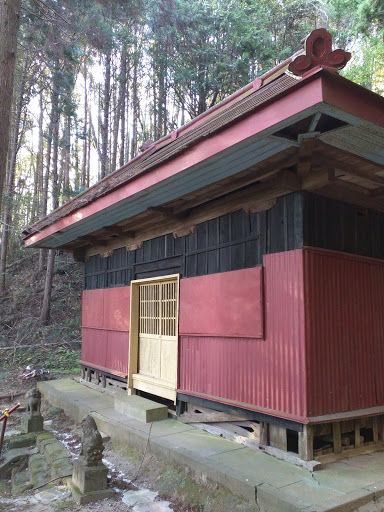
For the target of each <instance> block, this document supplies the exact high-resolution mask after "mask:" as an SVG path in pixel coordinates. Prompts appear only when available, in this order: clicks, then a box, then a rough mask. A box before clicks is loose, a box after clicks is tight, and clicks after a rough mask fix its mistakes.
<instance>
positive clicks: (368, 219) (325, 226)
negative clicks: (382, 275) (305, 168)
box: [303, 193, 384, 259]
mask: <svg viewBox="0 0 384 512" xmlns="http://www.w3.org/2000/svg"><path fill="white" fill-rule="evenodd" d="M303 227H304V234H303V239H304V245H305V246H311V247H319V248H322V249H330V250H333V251H341V252H346V253H350V254H359V255H361V256H370V257H371V258H378V259H384V213H381V212H377V211H375V210H370V209H368V208H361V207H359V206H354V205H351V204H347V203H343V202H341V201H334V200H332V199H327V198H326V197H322V196H318V195H316V194H309V193H306V194H304V208H303Z"/></svg>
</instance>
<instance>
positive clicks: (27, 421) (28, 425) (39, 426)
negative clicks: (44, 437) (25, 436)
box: [21, 415, 44, 433]
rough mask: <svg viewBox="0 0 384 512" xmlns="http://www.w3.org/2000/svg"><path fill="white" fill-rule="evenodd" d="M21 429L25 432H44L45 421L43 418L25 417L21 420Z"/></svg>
mask: <svg viewBox="0 0 384 512" xmlns="http://www.w3.org/2000/svg"><path fill="white" fill-rule="evenodd" d="M21 428H22V430H23V431H24V432H26V433H29V432H41V431H42V430H44V419H43V417H42V416H40V415H39V416H32V417H30V418H28V417H27V416H24V418H22V420H21Z"/></svg>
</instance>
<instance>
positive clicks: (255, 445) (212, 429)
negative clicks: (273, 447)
mask: <svg viewBox="0 0 384 512" xmlns="http://www.w3.org/2000/svg"><path fill="white" fill-rule="evenodd" d="M193 426H194V427H196V428H198V429H199V430H204V431H205V432H209V433H210V434H214V435H216V436H219V437H222V438H224V439H228V440H229V441H234V442H235V443H239V444H242V445H244V446H247V448H250V449H251V450H259V449H260V443H259V442H257V441H256V440H253V439H248V438H247V437H244V436H240V435H239V434H235V433H234V432H231V431H230V430H228V429H226V428H222V427H221V426H220V425H217V424H215V423H209V424H208V423H194V424H193Z"/></svg>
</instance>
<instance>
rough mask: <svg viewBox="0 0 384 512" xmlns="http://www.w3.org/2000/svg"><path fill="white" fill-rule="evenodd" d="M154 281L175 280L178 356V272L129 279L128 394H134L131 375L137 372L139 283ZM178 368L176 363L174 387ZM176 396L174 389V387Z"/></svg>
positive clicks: (177, 378)
mask: <svg viewBox="0 0 384 512" xmlns="http://www.w3.org/2000/svg"><path fill="white" fill-rule="evenodd" d="M156 281H161V282H167V281H176V282H177V299H178V300H177V309H176V333H177V345H176V347H177V348H176V358H177V361H178V357H179V311H180V274H170V275H167V276H159V277H150V278H147V279H135V280H133V281H131V294H130V295H131V303H130V320H129V351H128V380H127V391H128V395H135V394H136V389H134V387H133V375H134V374H135V373H138V354H139V289H140V285H141V284H146V283H153V282H156ZM178 373H179V368H178V365H177V377H176V388H177V384H178V380H179V375H178ZM175 396H176V389H175Z"/></svg>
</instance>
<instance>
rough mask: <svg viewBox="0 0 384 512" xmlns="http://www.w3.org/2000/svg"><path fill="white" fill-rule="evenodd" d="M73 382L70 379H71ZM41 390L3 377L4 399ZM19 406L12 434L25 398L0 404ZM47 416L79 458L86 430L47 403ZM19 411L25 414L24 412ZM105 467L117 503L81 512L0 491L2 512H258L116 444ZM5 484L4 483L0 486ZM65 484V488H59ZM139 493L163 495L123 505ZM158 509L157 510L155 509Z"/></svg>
mask: <svg viewBox="0 0 384 512" xmlns="http://www.w3.org/2000/svg"><path fill="white" fill-rule="evenodd" d="M66 377H68V376H66ZM35 385H36V382H35V381H33V380H32V381H31V380H28V381H23V380H21V379H20V377H19V373H18V372H14V373H12V374H8V375H6V376H5V375H3V378H2V379H0V396H2V395H5V394H7V393H9V392H12V393H14V394H16V393H18V392H21V391H23V392H26V391H28V390H29V389H31V388H33V387H34V386H35ZM17 402H20V403H21V407H20V408H19V409H18V410H17V412H16V411H15V412H14V413H13V414H12V415H11V417H10V419H9V420H8V423H7V430H8V429H9V430H11V429H15V428H17V427H18V426H19V425H20V419H21V415H22V414H23V410H24V407H25V404H26V400H25V396H24V395H23V396H20V397H15V398H13V399H11V398H9V399H0V410H1V411H2V410H4V409H5V408H10V407H12V406H13V405H15V404H16V403H17ZM41 410H42V414H43V416H44V419H45V420H50V421H51V422H52V423H51V424H50V425H49V426H47V428H49V430H50V431H51V432H52V433H54V435H55V436H56V437H58V439H60V440H61V441H62V442H63V443H64V444H66V446H67V447H68V449H69V450H70V452H71V453H72V454H73V456H76V455H78V454H79V453H80V449H81V443H80V440H81V429H80V427H79V425H76V424H75V423H74V422H73V421H72V420H71V419H70V418H68V417H67V416H65V415H64V413H63V412H62V411H60V410H57V409H54V408H52V406H51V405H50V404H49V403H47V402H45V401H43V402H42V408H41ZM19 411H20V412H19ZM103 457H104V459H103V460H104V463H105V464H106V465H107V467H108V469H109V477H108V478H109V486H110V487H112V488H113V489H114V491H115V496H114V498H113V499H108V500H104V501H102V502H98V503H93V504H89V505H83V506H77V505H76V504H75V503H74V502H73V501H72V500H71V499H70V498H69V499H67V500H65V501H63V500H61V501H58V502H53V503H52V504H44V503H41V502H38V503H36V499H35V496H36V495H38V493H39V492H40V491H39V490H36V491H32V492H31V493H30V494H29V495H27V494H25V495H23V497H21V498H13V497H12V496H11V495H10V494H9V492H6V491H5V490H4V489H2V488H1V487H0V511H3V510H4V511H5V510H7V512H16V511H17V512H18V511H24V510H25V511H28V512H56V511H58V510H66V511H68V512H72V511H79V510H81V511H82V512H109V511H111V512H112V511H113V512H116V510H118V511H119V512H155V511H159V512H161V511H162V510H164V511H167V510H173V511H174V512H257V511H256V508H255V507H252V506H251V505H249V504H248V503H247V502H243V501H242V500H240V499H239V498H237V497H236V496H234V495H232V494H230V493H229V492H228V491H226V490H224V489H220V488H218V487H217V486H215V485H212V486H209V485H199V484H198V483H196V482H195V481H194V480H193V479H192V478H191V476H190V475H189V474H188V471H187V470H185V469H182V468H178V467H176V466H172V465H170V464H168V463H165V462H163V461H161V460H158V459H157V457H154V456H153V455H151V454H147V455H146V456H145V458H144V460H143V456H142V455H141V454H139V453H137V452H136V451H135V450H133V449H132V448H130V447H129V446H127V445H124V446H116V445H115V446H112V442H111V441H106V442H105V450H104V455H103ZM0 483H1V481H0ZM58 483H60V482H58ZM135 489H148V490H151V491H155V492H157V493H158V496H157V497H156V499H155V504H153V506H148V507H145V506H144V507H131V506H128V505H126V504H125V503H123V502H122V497H123V495H124V493H125V492H126V491H129V490H135ZM164 501H165V502H169V509H168V507H166V508H161V507H160V504H161V503H163V502H164ZM157 503H158V504H159V505H158V506H157V505H156V504H157Z"/></svg>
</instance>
